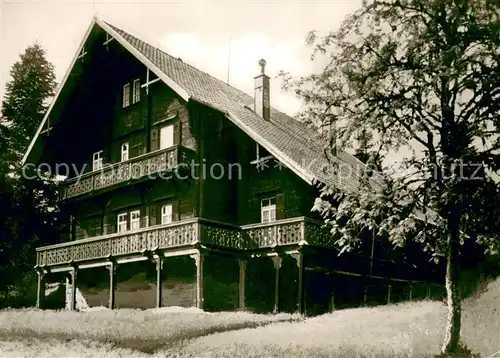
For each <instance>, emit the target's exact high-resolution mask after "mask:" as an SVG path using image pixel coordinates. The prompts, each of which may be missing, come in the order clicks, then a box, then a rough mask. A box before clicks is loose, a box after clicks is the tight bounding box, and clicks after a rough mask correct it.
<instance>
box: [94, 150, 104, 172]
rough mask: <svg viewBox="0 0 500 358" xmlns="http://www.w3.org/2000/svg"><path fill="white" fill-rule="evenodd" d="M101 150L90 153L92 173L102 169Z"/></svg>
mask: <svg viewBox="0 0 500 358" xmlns="http://www.w3.org/2000/svg"><path fill="white" fill-rule="evenodd" d="M103 152H104V151H103V150H99V151H97V152H94V153H92V171H94V170H100V169H102V167H103ZM96 155H97V156H98V157H97V159H96Z"/></svg>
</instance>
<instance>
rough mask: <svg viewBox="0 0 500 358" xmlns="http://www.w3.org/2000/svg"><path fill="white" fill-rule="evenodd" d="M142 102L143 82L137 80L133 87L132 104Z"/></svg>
mask: <svg viewBox="0 0 500 358" xmlns="http://www.w3.org/2000/svg"><path fill="white" fill-rule="evenodd" d="M140 100H141V80H140V79H135V80H134V83H133V87H132V103H137V102H139V101H140Z"/></svg>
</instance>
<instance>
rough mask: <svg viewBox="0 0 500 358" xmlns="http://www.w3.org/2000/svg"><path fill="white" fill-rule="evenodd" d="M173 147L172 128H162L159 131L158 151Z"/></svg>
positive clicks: (169, 126) (170, 126) (171, 126)
mask: <svg viewBox="0 0 500 358" xmlns="http://www.w3.org/2000/svg"><path fill="white" fill-rule="evenodd" d="M173 145H174V126H173V125H168V126H163V127H161V129H160V149H165V148H169V147H171V146H173Z"/></svg>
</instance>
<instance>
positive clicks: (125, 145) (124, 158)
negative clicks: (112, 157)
mask: <svg viewBox="0 0 500 358" xmlns="http://www.w3.org/2000/svg"><path fill="white" fill-rule="evenodd" d="M128 152H129V146H128V142H126V143H123V144H122V150H121V153H122V155H121V161H122V162H125V161H127V160H128Z"/></svg>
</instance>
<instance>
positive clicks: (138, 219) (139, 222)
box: [129, 209, 141, 231]
mask: <svg viewBox="0 0 500 358" xmlns="http://www.w3.org/2000/svg"><path fill="white" fill-rule="evenodd" d="M134 214H135V215H137V218H135V219H134V218H132V216H133V215H134ZM129 215H130V230H131V231H133V230H139V229H140V228H141V210H139V209H137V210H132V211H130V213H129ZM134 224H137V227H134Z"/></svg>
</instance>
